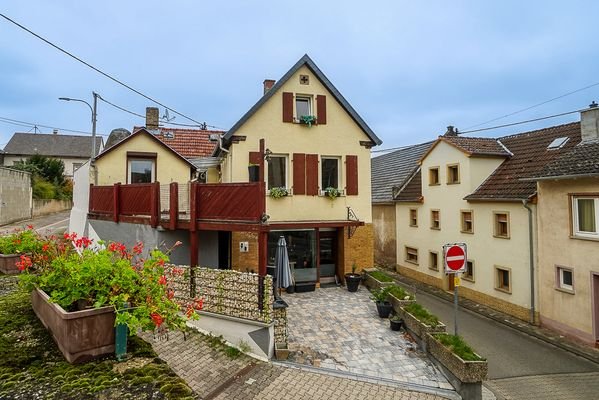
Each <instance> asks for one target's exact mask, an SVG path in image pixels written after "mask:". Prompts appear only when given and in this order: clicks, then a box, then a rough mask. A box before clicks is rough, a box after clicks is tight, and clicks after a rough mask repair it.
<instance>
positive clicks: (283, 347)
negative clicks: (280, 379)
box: [275, 343, 289, 361]
mask: <svg viewBox="0 0 599 400" xmlns="http://www.w3.org/2000/svg"><path fill="white" fill-rule="evenodd" d="M275 357H276V358H277V361H285V360H287V358H288V357H289V349H288V348H287V344H286V343H275Z"/></svg>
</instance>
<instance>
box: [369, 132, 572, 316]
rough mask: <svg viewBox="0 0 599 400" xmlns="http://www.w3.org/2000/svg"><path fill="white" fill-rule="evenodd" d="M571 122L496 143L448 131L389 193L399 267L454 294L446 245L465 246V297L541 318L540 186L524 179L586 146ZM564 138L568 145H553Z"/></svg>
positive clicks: (463, 292)
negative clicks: (538, 258) (445, 257)
mask: <svg viewBox="0 0 599 400" xmlns="http://www.w3.org/2000/svg"><path fill="white" fill-rule="evenodd" d="M571 125H572V124H570V125H563V126H558V127H552V128H547V129H542V130H539V131H532V132H525V133H520V134H517V135H511V136H506V137H502V138H498V139H493V138H472V137H462V136H458V135H457V134H456V133H455V131H454V130H453V128H452V127H449V129H448V132H447V133H446V134H445V135H443V136H440V137H439V138H438V139H437V141H435V142H434V143H433V144H432V145H431V146H430V147H429V148H428V150H427V151H426V152H425V153H424V155H423V156H422V157H421V158H420V160H419V161H418V162H417V163H414V168H413V172H412V174H411V175H410V176H409V177H408V178H407V179H406V180H405V181H403V182H401V183H400V184H399V185H396V186H395V187H393V188H389V189H392V198H393V202H394V204H395V223H396V224H395V226H396V228H395V229H396V243H397V247H396V248H397V250H396V252H397V261H396V264H397V270H398V271H399V272H400V273H402V274H404V275H407V276H410V277H412V278H415V279H418V280H420V281H423V282H426V283H428V284H431V285H434V286H437V287H440V288H444V289H446V290H453V283H454V282H453V279H450V276H449V275H447V274H446V273H445V272H444V269H443V266H444V262H443V245H444V244H448V243H458V242H463V243H466V244H467V246H468V252H467V259H468V262H467V271H466V273H464V274H462V275H461V278H462V280H461V287H460V289H459V290H460V295H462V296H464V297H466V298H469V299H472V300H474V301H476V302H479V303H481V304H485V305H488V306H490V307H492V308H495V309H497V310H500V311H503V312H506V313H508V314H511V315H514V316H516V317H518V318H521V319H523V320H531V321H532V320H533V319H534V320H536V319H537V318H536V316H537V315H538V312H537V307H538V306H537V304H538V297H537V296H538V293H537V290H538V289H537V287H538V283H537V271H536V265H537V263H536V253H535V248H536V234H535V232H536V226H535V223H536V222H535V221H536V212H537V210H536V200H537V193H536V185H535V184H534V182H526V181H522V180H521V179H522V178H525V177H529V176H534V174H535V173H536V172H538V171H540V170H541V169H542V168H543V167H544V166H545V165H546V164H547V163H548V162H549V161H551V160H553V159H555V158H556V157H558V156H559V155H561V154H562V153H563V152H564V151H567V150H568V149H569V148H571V147H572V146H574V145H575V144H576V143H577V142H578V141H580V134H579V133H578V132H577V131H576V129H573V128H572V126H571ZM574 125H576V124H574ZM561 137H566V138H567V139H568V140H567V143H564V146H561V147H559V146H558V147H555V146H553V147H552V146H551V144H552V143H553V141H554V140H555V139H557V138H561ZM404 151H405V150H404ZM399 154H401V151H400V153H399ZM399 156H400V157H401V155H399ZM373 163H374V161H373ZM379 171H380V170H379ZM373 179H374V178H373ZM380 189H381V188H376V187H375V188H374V191H376V190H380ZM387 222H388V221H387ZM376 230H377V227H376V226H375V231H376Z"/></svg>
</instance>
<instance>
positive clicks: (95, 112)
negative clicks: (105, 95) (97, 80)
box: [91, 92, 99, 167]
mask: <svg viewBox="0 0 599 400" xmlns="http://www.w3.org/2000/svg"><path fill="white" fill-rule="evenodd" d="M92 95H93V96H94V107H93V109H92V159H91V166H92V167H93V166H94V164H95V162H96V121H97V120H98V96H99V95H98V93H96V92H92Z"/></svg>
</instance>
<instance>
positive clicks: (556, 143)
mask: <svg viewBox="0 0 599 400" xmlns="http://www.w3.org/2000/svg"><path fill="white" fill-rule="evenodd" d="M568 139H570V138H569V137H560V138H557V139H553V142H551V143H549V146H547V150H552V149H561V148H562V147H564V145H565V144H566V143H567V142H568Z"/></svg>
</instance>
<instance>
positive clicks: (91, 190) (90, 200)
mask: <svg viewBox="0 0 599 400" xmlns="http://www.w3.org/2000/svg"><path fill="white" fill-rule="evenodd" d="M93 188H94V184H93V183H90V184H89V198H88V199H87V201H88V204H87V212H88V213H90V212H92V209H93V205H94V203H93V195H92V192H93Z"/></svg>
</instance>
